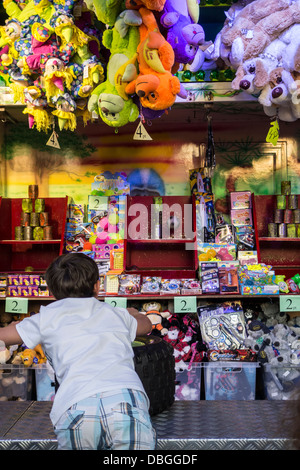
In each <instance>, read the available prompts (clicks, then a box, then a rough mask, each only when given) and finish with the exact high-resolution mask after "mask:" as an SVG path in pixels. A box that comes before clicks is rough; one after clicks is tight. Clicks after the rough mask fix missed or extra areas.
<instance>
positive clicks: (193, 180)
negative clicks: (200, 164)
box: [189, 168, 212, 194]
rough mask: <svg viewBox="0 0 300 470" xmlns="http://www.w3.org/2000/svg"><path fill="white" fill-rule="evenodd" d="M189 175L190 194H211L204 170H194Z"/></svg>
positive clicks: (209, 180) (207, 177)
mask: <svg viewBox="0 0 300 470" xmlns="http://www.w3.org/2000/svg"><path fill="white" fill-rule="evenodd" d="M189 174H190V186H191V192H192V194H212V187H211V178H210V177H209V176H208V175H207V169H206V168H195V169H193V170H190V171H189Z"/></svg>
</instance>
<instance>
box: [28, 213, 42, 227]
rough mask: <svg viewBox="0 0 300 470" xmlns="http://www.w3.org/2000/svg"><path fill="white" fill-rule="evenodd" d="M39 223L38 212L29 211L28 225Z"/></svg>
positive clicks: (35, 225) (37, 224)
mask: <svg viewBox="0 0 300 470" xmlns="http://www.w3.org/2000/svg"><path fill="white" fill-rule="evenodd" d="M39 225H40V214H37V213H36V212H31V214H30V226H31V227H38V226H39Z"/></svg>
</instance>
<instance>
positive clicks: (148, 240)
mask: <svg viewBox="0 0 300 470" xmlns="http://www.w3.org/2000/svg"><path fill="white" fill-rule="evenodd" d="M127 243H135V244H139V243H140V244H151V243H155V244H164V243H166V244H168V243H174V244H176V243H196V240H195V239H192V238H177V239H176V238H146V239H141V238H137V239H133V238H129V239H127Z"/></svg>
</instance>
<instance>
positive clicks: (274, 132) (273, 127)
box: [266, 119, 279, 146]
mask: <svg viewBox="0 0 300 470" xmlns="http://www.w3.org/2000/svg"><path fill="white" fill-rule="evenodd" d="M278 138H279V124H278V121H277V119H275V121H272V122H271V123H270V129H269V132H268V135H267V137H266V142H270V143H271V144H272V145H274V146H275V145H276V144H277V140H278Z"/></svg>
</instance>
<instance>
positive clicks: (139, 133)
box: [133, 121, 152, 140]
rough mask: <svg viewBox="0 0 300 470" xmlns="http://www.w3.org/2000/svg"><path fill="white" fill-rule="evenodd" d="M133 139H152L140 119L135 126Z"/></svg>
mask: <svg viewBox="0 0 300 470" xmlns="http://www.w3.org/2000/svg"><path fill="white" fill-rule="evenodd" d="M133 140H152V137H150V135H149V134H148V132H147V131H146V129H145V126H144V124H143V123H142V121H140V123H139V125H138V126H137V129H136V131H135V134H134V136H133Z"/></svg>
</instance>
